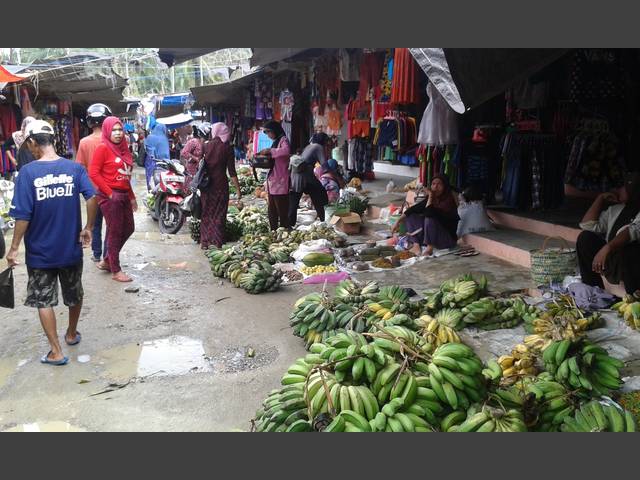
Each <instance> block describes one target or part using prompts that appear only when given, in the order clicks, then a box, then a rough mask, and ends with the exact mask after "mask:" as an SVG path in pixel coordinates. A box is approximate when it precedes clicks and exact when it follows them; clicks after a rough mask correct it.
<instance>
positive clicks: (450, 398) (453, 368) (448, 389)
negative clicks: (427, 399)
mask: <svg viewBox="0 0 640 480" xmlns="http://www.w3.org/2000/svg"><path fill="white" fill-rule="evenodd" d="M482 370H483V365H482V362H481V361H480V359H479V358H478V357H477V355H476V354H475V353H474V352H473V350H472V349H471V348H470V347H468V346H467V345H464V344H462V343H446V344H444V345H441V346H439V347H438V348H437V349H436V351H435V352H434V353H433V356H432V359H431V363H429V364H428V372H429V380H430V383H431V389H432V390H433V391H434V392H435V393H436V396H437V397H438V399H439V400H440V402H442V404H444V405H448V406H450V407H451V408H452V409H453V410H458V409H463V410H466V409H468V408H469V406H470V405H471V403H474V402H480V401H482V400H483V399H484V398H485V397H486V394H487V392H486V388H485V379H484V376H483V375H482Z"/></svg>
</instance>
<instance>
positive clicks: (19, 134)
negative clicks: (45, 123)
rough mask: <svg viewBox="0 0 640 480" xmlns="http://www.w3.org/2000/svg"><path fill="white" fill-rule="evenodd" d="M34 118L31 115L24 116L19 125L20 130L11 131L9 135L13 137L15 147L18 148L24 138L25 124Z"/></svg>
mask: <svg viewBox="0 0 640 480" xmlns="http://www.w3.org/2000/svg"><path fill="white" fill-rule="evenodd" d="M34 120H35V118H33V117H24V119H23V120H22V125H21V126H20V130H18V131H17V132H13V133H12V134H11V136H12V137H13V142H14V143H15V144H16V149H20V147H21V146H22V144H23V143H24V140H25V133H27V125H29V124H30V123H31V122H33V121H34Z"/></svg>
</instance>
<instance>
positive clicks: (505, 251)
mask: <svg viewBox="0 0 640 480" xmlns="http://www.w3.org/2000/svg"><path fill="white" fill-rule="evenodd" d="M462 242H463V243H465V244H467V245H471V246H472V247H473V248H475V249H476V251H478V252H480V253H484V254H486V255H491V256H492V257H497V258H499V259H501V260H505V261H507V262H509V263H513V264H515V265H519V266H521V267H524V268H531V255H530V253H529V252H528V251H527V250H524V249H522V248H518V247H515V246H513V245H508V244H506V243H503V242H500V241H498V240H493V239H491V238H488V237H484V236H480V235H475V234H468V235H465V236H463V237H462Z"/></svg>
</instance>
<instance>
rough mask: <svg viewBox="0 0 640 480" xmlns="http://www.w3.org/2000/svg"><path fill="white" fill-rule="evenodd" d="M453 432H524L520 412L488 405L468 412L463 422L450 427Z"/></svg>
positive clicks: (525, 429) (524, 427)
mask: <svg viewBox="0 0 640 480" xmlns="http://www.w3.org/2000/svg"><path fill="white" fill-rule="evenodd" d="M448 431H455V432H526V431H527V426H526V425H525V423H524V418H523V416H522V412H521V411H520V410H516V409H503V408H494V407H491V406H488V405H485V406H483V407H482V408H480V410H479V411H475V410H473V411H470V412H468V413H467V418H466V420H465V421H464V422H462V423H461V424H459V425H457V426H453V427H450V428H449V430H448Z"/></svg>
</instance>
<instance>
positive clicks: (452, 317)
mask: <svg viewBox="0 0 640 480" xmlns="http://www.w3.org/2000/svg"><path fill="white" fill-rule="evenodd" d="M461 319H462V312H460V311H459V310H453V309H448V308H445V309H443V310H440V311H439V312H438V313H436V315H435V317H432V316H430V315H422V316H420V317H419V318H417V319H416V320H415V325H416V326H417V327H418V329H419V331H420V334H421V335H422V336H423V337H424V338H425V340H426V341H427V342H429V343H430V344H432V345H433V346H434V348H437V347H439V346H440V345H444V344H445V343H460V337H459V336H458V334H457V333H456V331H455V328H457V327H458V326H459V325H460V324H461V321H460V320H461Z"/></svg>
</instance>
